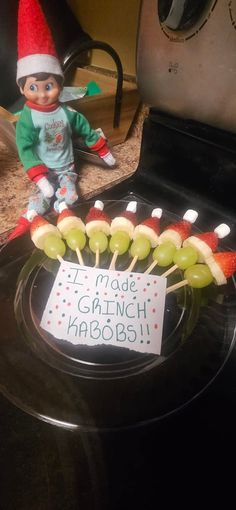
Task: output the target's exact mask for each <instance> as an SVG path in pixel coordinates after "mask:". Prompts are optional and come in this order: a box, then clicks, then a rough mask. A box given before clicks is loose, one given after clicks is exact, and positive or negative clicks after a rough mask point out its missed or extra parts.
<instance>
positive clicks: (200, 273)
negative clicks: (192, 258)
mask: <svg viewBox="0 0 236 510" xmlns="http://www.w3.org/2000/svg"><path fill="white" fill-rule="evenodd" d="M184 278H185V279H186V280H188V284H189V285H190V287H194V288H195V289H201V288H203V287H207V285H210V283H212V282H213V276H212V274H211V271H210V269H209V267H208V266H207V265H206V264H195V265H194V266H191V267H188V269H186V271H185V272H184Z"/></svg>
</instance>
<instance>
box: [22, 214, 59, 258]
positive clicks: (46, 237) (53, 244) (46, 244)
mask: <svg viewBox="0 0 236 510" xmlns="http://www.w3.org/2000/svg"><path fill="white" fill-rule="evenodd" d="M30 236H31V239H32V242H33V243H34V245H35V246H36V248H38V249H39V250H43V251H44V253H45V255H47V257H49V258H51V259H55V260H56V259H58V260H59V262H62V261H63V256H64V255H65V252H66V246H65V243H64V242H63V241H62V239H61V232H60V231H59V230H58V228H57V227H56V226H55V225H52V224H51V223H49V221H47V220H46V219H45V218H43V217H42V216H39V215H37V214H35V216H34V217H33V219H32V223H31V227H30Z"/></svg>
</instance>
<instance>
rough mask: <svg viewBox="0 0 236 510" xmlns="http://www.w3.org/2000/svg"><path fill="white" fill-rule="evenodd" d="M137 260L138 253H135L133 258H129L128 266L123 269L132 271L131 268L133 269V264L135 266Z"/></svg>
mask: <svg viewBox="0 0 236 510" xmlns="http://www.w3.org/2000/svg"><path fill="white" fill-rule="evenodd" d="M137 260H138V255H135V256H134V258H133V259H132V260H131V263H130V265H129V267H127V269H125V271H129V272H130V273H131V271H133V269H134V266H135V264H136V262H137Z"/></svg>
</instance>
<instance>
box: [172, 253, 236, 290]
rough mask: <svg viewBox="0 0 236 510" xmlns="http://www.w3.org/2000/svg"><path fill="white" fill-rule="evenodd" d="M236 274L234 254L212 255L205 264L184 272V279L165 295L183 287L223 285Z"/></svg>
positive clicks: (196, 287) (235, 256)
mask: <svg viewBox="0 0 236 510" xmlns="http://www.w3.org/2000/svg"><path fill="white" fill-rule="evenodd" d="M235 272H236V252H218V253H213V254H212V255H211V256H210V257H209V258H208V259H206V263H205V264H195V265H193V266H191V267H189V268H188V269H186V271H185V272H184V279H183V280H182V281H180V282H178V283H175V284H174V285H171V286H170V287H167V289H166V293H167V294H168V293H169V292H173V291H174V290H177V289H179V288H181V287H184V286H185V285H189V286H190V287H193V288H195V289H201V288H204V287H207V286H208V285H210V284H211V283H215V284H216V285H225V284H226V283H227V279H228V278H230V277H231V276H233V274H234V273H235Z"/></svg>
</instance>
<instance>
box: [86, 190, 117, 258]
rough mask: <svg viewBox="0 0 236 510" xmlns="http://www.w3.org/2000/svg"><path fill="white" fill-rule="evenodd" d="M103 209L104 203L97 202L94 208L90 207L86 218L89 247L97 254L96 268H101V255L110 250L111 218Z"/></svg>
mask: <svg viewBox="0 0 236 510" xmlns="http://www.w3.org/2000/svg"><path fill="white" fill-rule="evenodd" d="M103 209H104V204H103V202H102V201H101V200H96V202H95V203H94V206H93V207H90V209H89V211H88V214H87V216H86V218H85V230H86V234H87V236H88V238H89V247H90V250H91V251H92V252H93V253H94V254H95V266H94V267H99V257H100V254H101V253H103V252H105V251H106V249H107V248H108V236H109V235H110V224H111V218H110V217H109V216H108V215H107V214H106V213H105V212H104V211H103Z"/></svg>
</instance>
